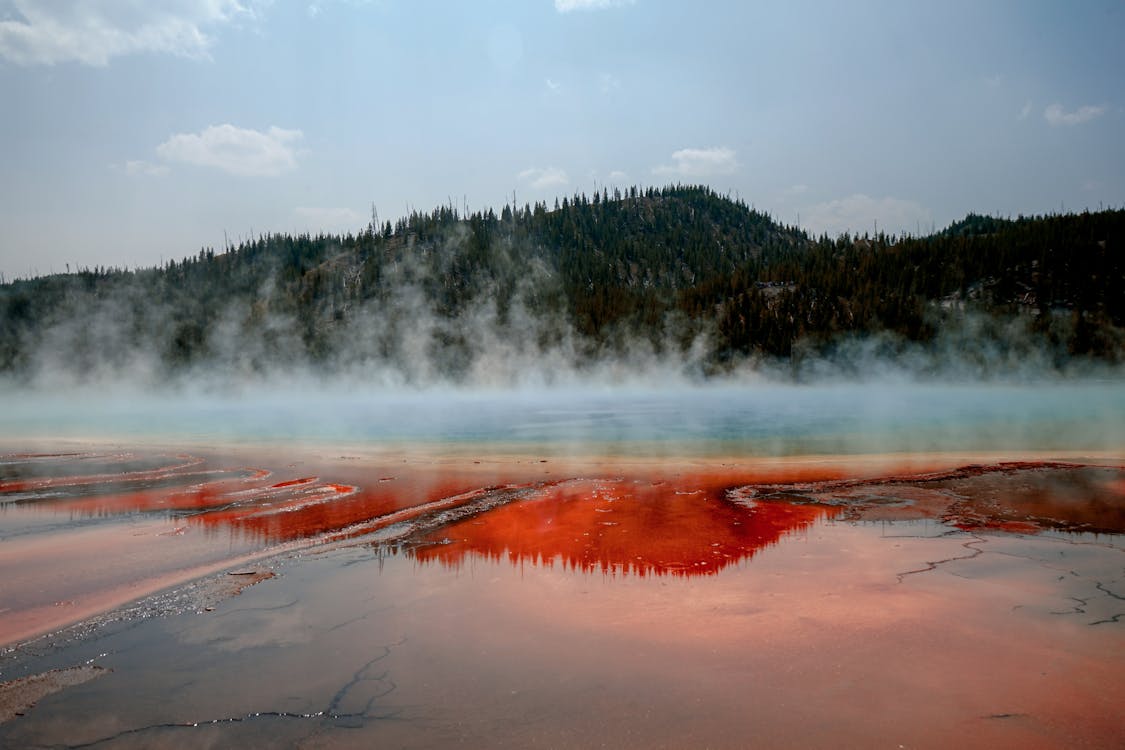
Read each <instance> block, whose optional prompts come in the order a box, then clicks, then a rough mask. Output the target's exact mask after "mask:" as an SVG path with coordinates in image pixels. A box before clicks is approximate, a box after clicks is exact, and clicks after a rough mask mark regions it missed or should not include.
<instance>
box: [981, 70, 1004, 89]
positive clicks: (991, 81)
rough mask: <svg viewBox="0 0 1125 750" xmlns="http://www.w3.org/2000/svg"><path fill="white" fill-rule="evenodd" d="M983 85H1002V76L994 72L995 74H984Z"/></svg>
mask: <svg viewBox="0 0 1125 750" xmlns="http://www.w3.org/2000/svg"><path fill="white" fill-rule="evenodd" d="M983 82H984V85H985V86H987V87H988V88H990V89H998V88H1000V87H1001V86H1003V85H1004V76H1002V75H1000V74H999V73H996V74H995V75H990V76H985V77H984V79H983Z"/></svg>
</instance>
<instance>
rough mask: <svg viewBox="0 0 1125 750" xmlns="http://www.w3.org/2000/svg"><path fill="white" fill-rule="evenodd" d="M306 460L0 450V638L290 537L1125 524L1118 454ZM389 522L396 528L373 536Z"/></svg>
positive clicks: (615, 563) (521, 542)
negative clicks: (1017, 459) (1, 580)
mask: <svg viewBox="0 0 1125 750" xmlns="http://www.w3.org/2000/svg"><path fill="white" fill-rule="evenodd" d="M301 459H305V460H301ZM308 459H309V457H308V456H306V455H302V454H301V453H300V452H299V451H295V452H294V453H293V454H291V455H285V456H282V455H279V454H278V453H266V452H264V451H259V452H255V451H251V450H246V451H241V452H236V451H230V452H229V453H226V454H223V455H207V456H203V455H199V456H196V455H186V454H182V453H179V452H169V453H159V452H157V451H148V452H145V451H140V452H112V453H110V452H106V453H98V452H76V453H68V454H58V453H56V454H48V453H42V454H14V453H10V454H7V455H0V467H2V473H0V509H3V511H4V512H5V514H6V521H7V523H6V525H5V527H3V528H0V540H2V541H3V544H2V545H0V564H2V565H3V567H4V569H5V571H6V572H7V573H8V576H7V582H6V583H5V590H4V594H5V596H4V599H5V606H6V607H7V608H8V609H7V610H4V611H0V641H10V640H12V639H13V638H14V637H16V636H15V635H14V633H16V632H18V633H19V634H20V635H21V636H24V635H28V634H31V633H32V632H41V631H42V630H46V629H48V628H51V627H58V626H60V625H63V624H66V623H68V622H73V621H75V620H76V619H79V618H81V617H84V616H88V615H89V614H90V613H96V612H98V611H100V610H103V609H105V608H106V607H110V606H116V605H118V604H121V603H123V602H125V601H128V600H130V599H133V598H136V597H138V596H141V595H144V594H145V593H151V592H152V591H155V590H159V589H160V588H163V587H166V586H170V585H174V584H176V583H180V582H184V581H186V580H191V579H192V578H193V577H195V576H198V575H201V574H202V573H203V572H205V571H209V570H214V569H219V568H220V566H221V565H223V564H224V562H226V563H230V564H234V563H233V561H235V560H245V559H248V557H262V556H264V555H267V554H271V553H272V552H273V551H276V550H278V549H280V548H279V547H278V545H290V546H308V545H311V544H322V543H325V542H336V541H343V540H348V539H354V540H358V541H364V540H371V541H374V540H377V539H380V538H384V539H389V538H393V539H395V540H397V541H401V542H406V543H407V548H408V549H409V551H410V554H412V555H413V556H414V557H415V558H416V559H418V560H423V561H437V562H441V563H442V564H444V565H448V566H454V567H455V566H458V565H460V564H461V563H462V562H463V561H464V560H465V559H466V556H467V555H470V554H475V555H480V556H482V557H486V558H491V559H496V560H499V559H508V560H511V561H512V562H515V563H533V564H540V563H541V564H555V563H556V562H557V563H559V564H561V565H562V566H563V567H565V568H570V569H575V570H581V571H586V572H590V571H601V572H604V573H608V574H630V573H631V574H634V575H639V576H645V575H649V574H654V575H675V576H693V575H713V574H715V573H717V572H719V571H721V570H722V569H724V568H726V567H728V566H730V565H732V564H735V563H737V562H738V561H740V560H746V559H748V558H750V557H751V556H753V555H754V554H755V553H756V552H758V551H759V550H761V549H762V548H764V547H767V546H769V545H771V544H776V543H777V542H778V541H780V540H781V539H783V538H784V537H785V536H786V535H788V534H793V533H800V532H802V531H803V530H805V529H807V528H808V527H809V526H810V525H811V524H813V523H814V522H815V521H816V520H817V519H821V518H830V517H837V518H842V519H844V520H851V521H898V520H911V519H919V518H929V519H934V520H935V521H944V522H945V523H946V524H948V525H949V527H950V528H962V529H989V530H996V531H1002V532H1016V533H1035V532H1037V531H1038V530H1040V529H1043V528H1055V529H1062V530H1077V531H1101V532H1108V533H1121V532H1122V531H1125V503H1123V502H1122V490H1121V488H1122V486H1125V480H1123V475H1125V471H1123V469H1122V468H1121V467H1120V466H1118V465H1117V463H1118V462H1116V461H1114V462H1109V461H1103V462H1102V463H1097V462H1091V463H1085V464H1084V463H1079V462H1075V463H1066V464H1063V463H1044V462H1023V463H1004V462H1003V461H1000V460H993V461H985V462H980V463H976V464H974V465H968V464H969V463H970V461H971V459H969V458H967V457H959V458H953V457H949V456H944V457H942V456H921V457H919V456H910V457H892V456H887V457H829V458H804V459H802V458H796V459H793V460H772V459H754V458H747V459H744V460H739V459H736V458H735V459H731V458H714V459H700V458H695V459H674V458H673V459H662V460H655V459H652V460H646V459H628V458H619V457H618V458H615V457H585V458H581V457H578V458H572V457H551V458H550V459H543V458H538V457H536V458H530V457H528V456H516V455H487V454H486V455H481V456H479V458H478V457H476V456H469V455H446V454H441V453H440V452H434V451H430V452H427V451H425V450H419V451H416V452H404V453H401V454H395V455H393V456H392V455H381V456H377V457H373V458H370V459H360V458H346V457H340V458H338V459H327V460H325V459H319V460H311V461H310V460H308ZM294 460H297V461H300V463H287V461H294ZM255 467H260V468H255ZM958 467H960V468H958ZM388 527H391V528H389V529H388ZM384 530H387V531H388V532H393V534H391V533H388V534H387V535H386V536H383V537H380V536H372V534H383V533H384ZM95 560H96V561H97V564H96V565H91V562H92V561H95ZM108 592H116V593H114V594H113V597H112V598H107V597H108ZM32 612H35V613H37V614H34V615H32V614H31V613H32ZM17 620H18V622H19V623H20V624H19V625H18V627H17V626H16V625H15V624H13V623H16V621H17Z"/></svg>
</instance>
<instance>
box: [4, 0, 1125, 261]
mask: <svg viewBox="0 0 1125 750" xmlns="http://www.w3.org/2000/svg"><path fill="white" fill-rule="evenodd" d="M1122 38H1125V3H1122V2H1120V1H1119V0H1114V1H1111V2H1100V1H1099V0H1086V1H1084V2H1080V3H1062V2H1036V1H1035V0H1018V1H1016V2H1005V1H1003V0H990V1H989V2H979V1H978V0H973V1H971V2H962V1H960V0H947V1H944V2H940V3H939V2H903V1H902V0H893V1H888V2H862V1H858V0H857V1H855V2H846V3H842V2H802V1H800V0H796V1H794V0H790V1H789V2H776V3H774V2H754V3H749V2H745V1H744V0H733V1H731V2H727V1H725V0H707V1H706V2H688V1H687V0H682V1H679V2H672V1H670V0H668V1H662V0H509V1H502V0H496V1H494V2H490V1H488V0H463V1H462V2H453V1H452V0H451V1H449V2H430V1H428V0H370V1H368V2H363V1H362V0H313V1H310V0H304V1H303V2H283V1H282V0H274V1H273V2H266V1H264V0H166V1H164V2H142V1H141V0H81V1H74V2H68V1H67V0H51V1H46V0H44V1H40V2H34V1H33V0H0V112H2V116H0V165H2V167H0V227H2V231H0V274H2V275H3V276H4V278H5V279H7V280H11V279H13V278H20V277H26V276H31V275H37V274H46V273H59V272H65V271H67V270H68V269H70V270H75V269H77V268H78V267H85V266H88V267H93V266H98V265H104V266H118V267H145V266H153V265H158V264H162V263H164V262H166V261H168V260H170V259H173V258H177V259H178V258H182V257H184V256H187V255H193V254H197V253H198V252H199V250H200V249H202V248H205V247H209V248H214V249H216V250H217V251H221V249H222V248H223V247H224V246H225V244H226V243H228V242H229V243H237V242H238V241H240V240H243V239H249V238H251V237H256V236H258V235H260V234H263V233H268V232H311V233H317V232H331V233H336V232H348V231H352V232H356V231H359V230H361V229H362V228H363V227H364V226H365V225H366V224H367V223H368V222H369V221H370V220H371V217H372V215H373V212H374V213H377V215H378V218H379V220H380V222H382V221H385V220H391V221H392V222H393V221H394V220H396V219H397V218H399V217H401V216H403V215H405V214H407V213H408V212H409V211H411V210H419V211H430V210H432V209H433V208H435V207H437V206H439V205H446V204H450V203H452V204H453V205H455V206H456V207H457V208H459V209H464V208H465V207H466V206H467V207H468V208H469V210H478V209H484V208H488V207H492V208H495V209H497V210H499V209H500V208H501V207H502V206H503V205H504V204H506V203H511V202H512V200H513V196H514V197H515V200H516V202H517V203H518V204H519V205H521V206H522V205H523V204H524V203H534V202H535V201H540V200H542V201H546V202H547V203H548V205H549V206H553V204H554V200H555V198H556V197H562V196H567V195H573V194H574V193H576V192H579V191H582V192H586V193H587V194H589V193H590V192H591V191H593V190H595V189H598V190H600V189H602V188H603V187H608V188H610V190H611V191H612V188H613V187H621V188H625V187H628V186H631V185H638V186H642V187H644V186H650V185H653V186H660V185H665V184H670V183H684V184H700V183H702V184H707V185H710V186H711V187H712V188H714V189H715V190H717V191H719V192H720V193H724V194H726V193H730V194H731V196H732V197H738V198H741V199H742V200H744V201H746V202H747V203H748V204H751V205H753V206H754V207H755V208H757V209H759V210H762V211H765V212H768V213H769V214H771V215H772V216H773V217H774V218H775V219H777V220H778V221H780V222H782V223H784V224H789V225H799V226H800V227H801V228H803V229H805V230H807V231H809V232H811V233H814V234H820V233H822V232H827V233H829V234H830V235H833V236H834V235H836V234H838V233H840V232H843V231H845V230H849V231H852V232H857V231H858V232H861V233H862V232H865V231H874V230H875V229H876V228H877V229H878V230H881V231H888V232H911V233H917V232H922V233H925V232H927V231H929V230H930V229H931V228H933V227H936V228H939V229H940V228H941V227H942V226H945V225H947V224H949V223H950V222H952V221H954V220H957V219H959V218H962V217H964V215H965V214H967V213H969V212H977V213H986V214H993V215H1000V216H1012V217H1015V216H1018V215H1028V214H1042V213H1050V212H1058V211H1081V210H1083V209H1087V208H1088V209H1091V210H1097V209H1098V208H1099V207H1103V206H1104V207H1122V206H1125V137H1123V136H1125V75H1123V74H1122V71H1125V44H1122V43H1121V39H1122Z"/></svg>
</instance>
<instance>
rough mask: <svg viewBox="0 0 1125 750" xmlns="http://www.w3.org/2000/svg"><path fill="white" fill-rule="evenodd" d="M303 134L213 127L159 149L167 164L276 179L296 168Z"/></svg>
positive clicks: (274, 129)
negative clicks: (181, 164) (297, 145)
mask: <svg viewBox="0 0 1125 750" xmlns="http://www.w3.org/2000/svg"><path fill="white" fill-rule="evenodd" d="M301 137H302V133H301V131H300V130H284V129H282V128H278V127H271V128H270V129H269V130H267V131H266V132H264V133H261V132H258V131H257V130H247V129H245V128H236V127H235V126H234V125H230V124H225V125H212V126H211V127H209V128H206V129H205V130H203V131H201V132H199V133H180V134H179V135H174V136H172V137H171V138H169V139H168V140H166V141H164V143H161V144H160V145H159V146H157V147H156V153H157V154H159V156H160V158H161V159H164V160H165V161H175V162H183V163H185V164H195V165H197V166H201V167H215V168H217V169H221V170H223V171H224V172H227V173H229V174H233V175H238V176H240V177H275V176H277V175H279V174H281V173H282V172H286V171H288V170H290V169H293V168H294V167H296V166H297V155H296V153H295V151H294V150H293V145H294V143H295V142H296V141H299V140H300V139H301Z"/></svg>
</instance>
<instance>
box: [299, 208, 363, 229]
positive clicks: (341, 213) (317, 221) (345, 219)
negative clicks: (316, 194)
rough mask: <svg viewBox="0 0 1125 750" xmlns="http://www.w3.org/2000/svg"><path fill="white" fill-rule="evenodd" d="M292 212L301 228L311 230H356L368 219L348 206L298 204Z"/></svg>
mask: <svg viewBox="0 0 1125 750" xmlns="http://www.w3.org/2000/svg"><path fill="white" fill-rule="evenodd" d="M293 213H294V214H295V215H296V217H297V220H298V222H300V224H301V225H302V228H305V229H311V230H312V231H321V230H325V231H328V230H340V229H344V230H347V229H351V230H358V229H360V228H362V227H363V226H364V225H365V224H367V222H368V221H370V217H368V216H365V215H364V214H361V213H360V212H359V211H355V210H353V209H350V208H325V207H320V206H298V207H297V208H295V209H294V210H293Z"/></svg>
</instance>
